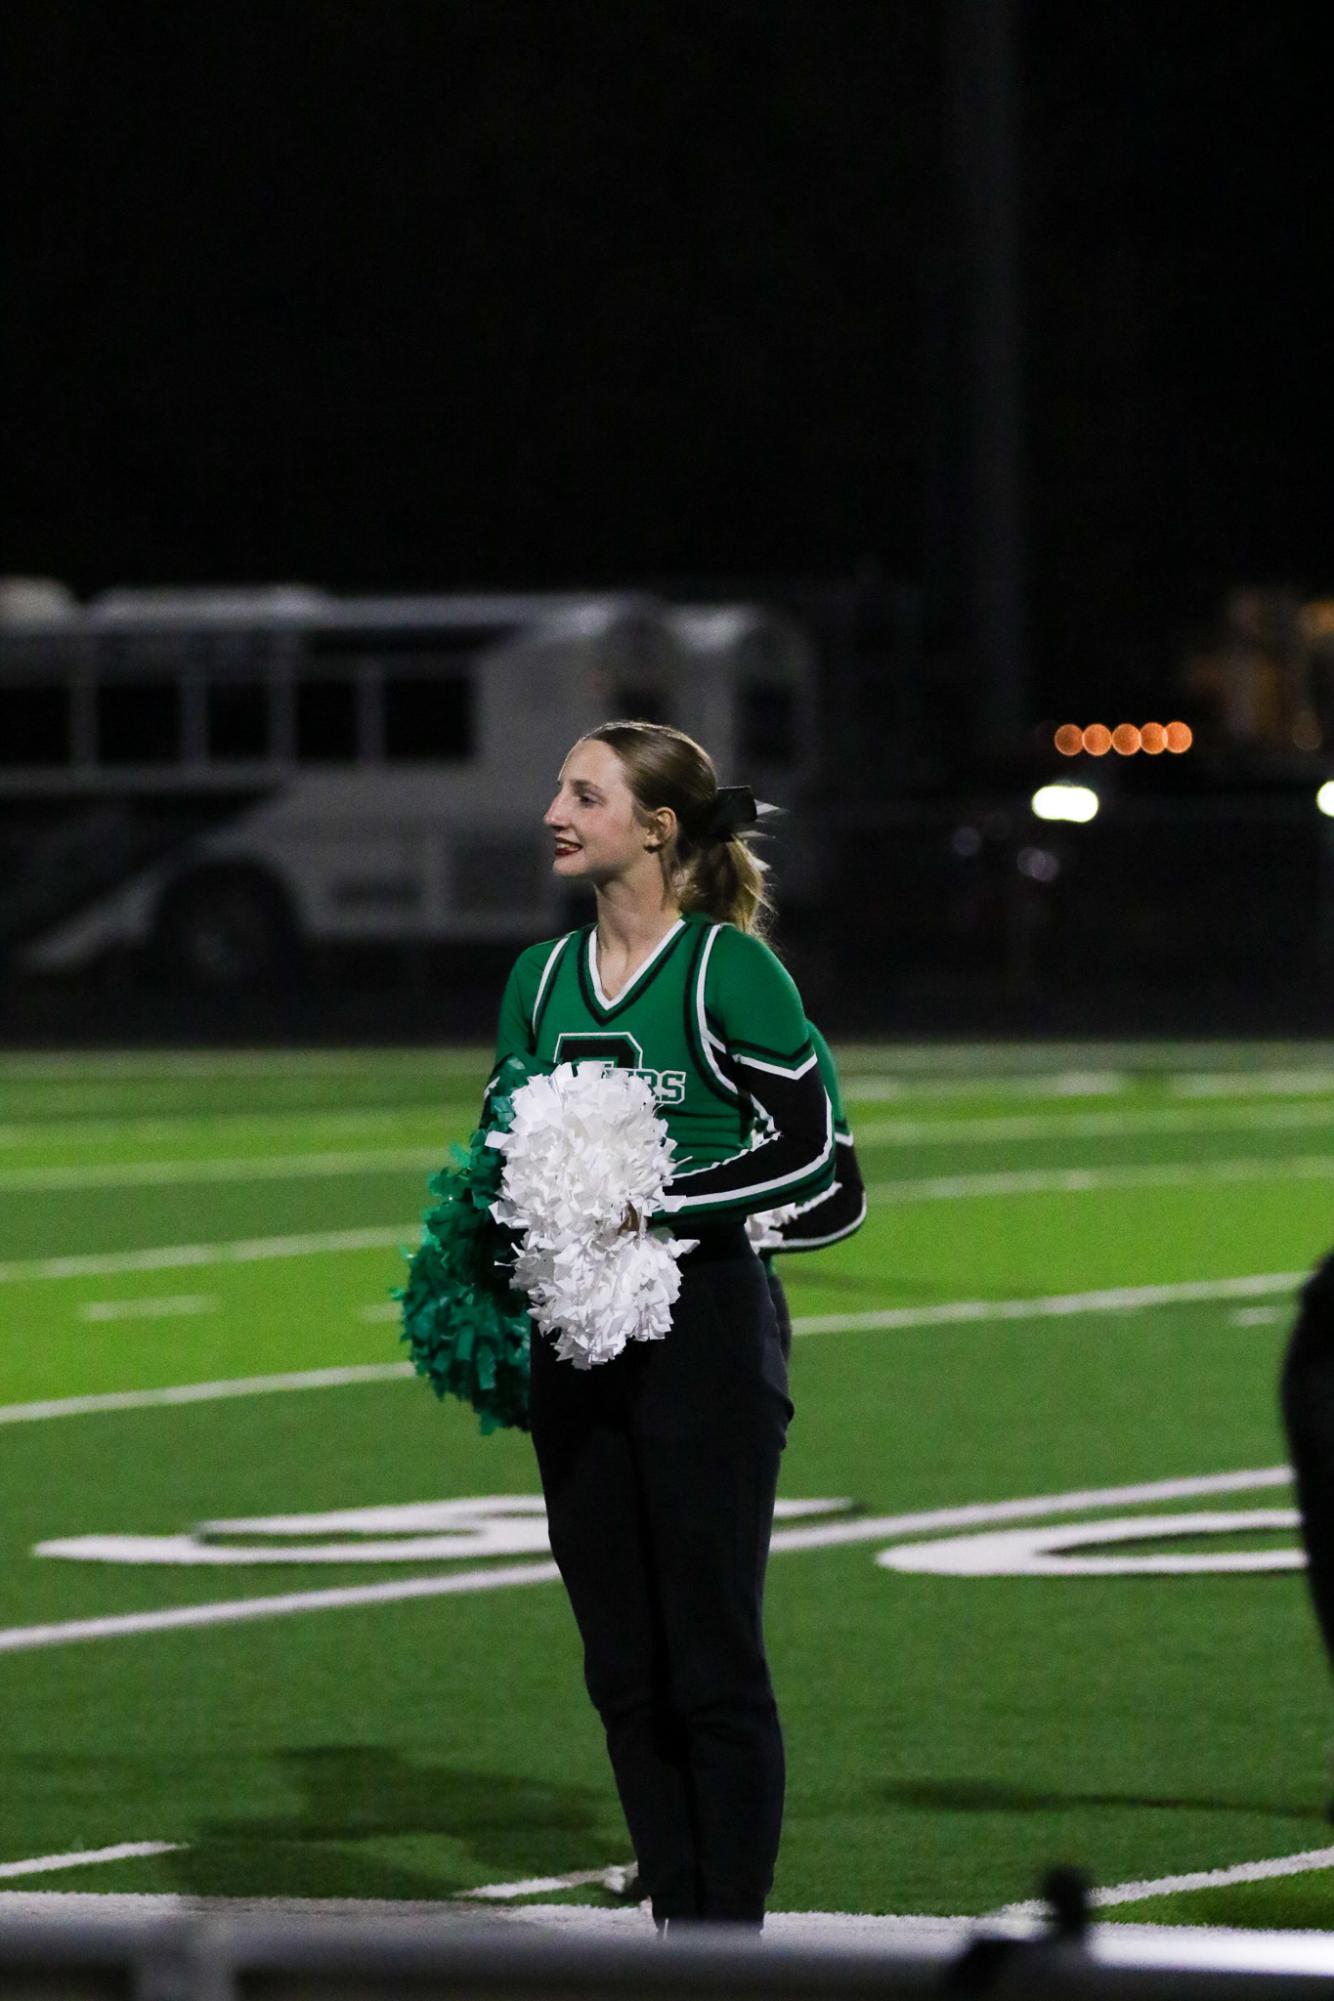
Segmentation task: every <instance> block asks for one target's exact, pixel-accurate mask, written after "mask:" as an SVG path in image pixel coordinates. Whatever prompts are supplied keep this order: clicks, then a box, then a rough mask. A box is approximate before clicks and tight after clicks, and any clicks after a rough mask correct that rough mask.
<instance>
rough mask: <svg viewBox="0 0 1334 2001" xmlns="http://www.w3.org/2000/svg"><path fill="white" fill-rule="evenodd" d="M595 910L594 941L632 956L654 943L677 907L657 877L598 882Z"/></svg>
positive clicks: (675, 915)
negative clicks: (647, 879)
mask: <svg viewBox="0 0 1334 2001" xmlns="http://www.w3.org/2000/svg"><path fill="white" fill-rule="evenodd" d="M597 913H598V914H597V929H598V944H599V945H600V946H604V947H610V948H611V949H612V950H616V951H623V952H626V953H629V954H632V955H633V954H634V953H636V952H641V951H649V950H650V949H651V948H652V947H653V946H654V945H656V944H657V942H658V940H659V939H660V938H661V937H662V936H663V935H664V933H665V932H668V931H670V930H671V928H672V926H673V924H675V922H676V920H677V918H678V917H679V916H680V915H681V910H680V906H679V905H678V903H677V901H676V899H675V897H674V896H672V895H671V894H670V893H669V891H668V888H667V885H666V883H665V882H663V881H662V880H661V878H660V877H659V878H658V879H656V880H655V881H652V882H649V883H632V882H628V881H624V880H622V881H620V882H607V883H599V884H598V889H597Z"/></svg>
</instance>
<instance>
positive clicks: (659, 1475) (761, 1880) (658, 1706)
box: [532, 1228, 792, 1922]
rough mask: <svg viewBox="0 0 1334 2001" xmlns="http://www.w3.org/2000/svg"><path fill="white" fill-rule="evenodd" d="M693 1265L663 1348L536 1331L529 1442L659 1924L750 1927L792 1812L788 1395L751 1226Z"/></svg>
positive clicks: (706, 1248)
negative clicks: (785, 1646) (776, 1653)
mask: <svg viewBox="0 0 1334 2001" xmlns="http://www.w3.org/2000/svg"><path fill="white" fill-rule="evenodd" d="M681 1271H682V1285H681V1295H680V1298H679V1299H678V1301H677V1303H676V1308H675V1310H674V1314H673V1320H672V1329H671V1332H670V1334H669V1335H668V1336H667V1338H666V1340H664V1341H656V1342H634V1343H632V1344H631V1345H630V1347H629V1348H628V1349H627V1350H626V1352H625V1353H624V1354H622V1355H620V1356H618V1357H617V1359H616V1360H615V1361H614V1362H607V1363H603V1364H601V1365H600V1366H599V1367H597V1368H594V1369H589V1370H578V1369H575V1368H574V1367H573V1365H572V1364H571V1363H569V1362H561V1361H558V1360H557V1359H556V1356H555V1352H554V1350H553V1349H552V1347H551V1346H550V1344H549V1343H548V1342H546V1341H545V1340H543V1339H542V1338H541V1337H540V1336H534V1341H533V1375H532V1431H533V1444H534V1446H535V1448H536V1451H537V1459H538V1465H539V1468H540V1470H541V1475H542V1489H543V1492H544V1494H545V1495H546V1503H547V1519H548V1523H549V1526H550V1531H551V1547H552V1552H553V1554H554V1556H555V1558H556V1562H557V1563H558V1564H559V1566H560V1572H561V1576H562V1577H563V1579H564V1581H565V1587H566V1589H567V1591H568V1592H569V1595H570V1603H571V1605H572V1607H573V1609H574V1616H575V1619H576V1620H577V1622H578V1626H579V1632H580V1635H581V1637H582V1639H583V1643H584V1674H585V1679H586V1681H587V1684H588V1692H589V1694H590V1695H591V1696H592V1698H593V1701H594V1703H595V1705H596V1707H597V1710H598V1713H599V1714H600V1716H601V1718H602V1722H603V1726H604V1728H605V1730H606V1733H607V1749H608V1751H609V1753H610V1756H611V1763H612V1769H613V1771H614V1773H615V1776H616V1784H617V1788H618V1790H619V1792H620V1796H621V1804H622V1807H623V1808H624V1810H625V1818H626V1822H627V1825H628V1827H629V1830H630V1836H631V1839H632V1841H633V1843H634V1848H635V1854H636V1856H637V1858H638V1862H639V1871H640V1877H641V1880H642V1882H643V1884H644V1887H645V1889H646V1890H647V1892H648V1894H649V1896H650V1897H651V1899H652V1903H653V1913H654V1916H655V1917H656V1918H659V1919H662V1918H680V1917H685V1918H724V1919H732V1920H735V1921H739V1922H754V1921H755V1920H757V1919H759V1918H761V1917H762V1916H763V1912H764V1901H765V1898H766V1896H767V1894H768V1891H769V1888H770V1885H771V1883H772V1881H773V1866H774V1858H775V1856H776V1854H777V1852H778V1838H779V1832H780V1829H781V1825H782V1815H783V1740H782V1735H781V1732H780V1730H779V1724H778V1712H777V1709H776V1707H775V1704H774V1697H773V1690H772V1687H771V1686H770V1682H769V1670H768V1666H767V1663H766V1661H765V1656H764V1638H763V1632H762V1623H761V1613H762V1599H763V1589H764V1570H765V1563H766V1560H767V1557H768V1551H769V1534H770V1529H771V1526H772V1522H773V1503H774V1492H775V1489H776V1487H777V1483H778V1464H779V1457H780V1454H781V1452H782V1449H783V1443H784V1439H785V1436H786V1432H787V1423H788V1419H789V1417H790V1416H791V1414H792V1406H791V1404H790V1403H789V1402H788V1398H787V1372H786V1370H785V1369H784V1367H783V1360H782V1356H781V1354H780V1352H779V1347H778V1339H777V1333H776V1330H775V1326H774V1315H773V1308H772V1306H771V1304H770V1300H769V1294H768V1288H767V1286H766V1283H765V1278H764V1274H763V1272H762V1270H761V1268H760V1264H759V1260H758V1259H757V1258H756V1257H755V1255H754V1253H753V1252H752V1251H751V1249H750V1247H749V1245H748V1243H747V1242H746V1238H745V1232H744V1231H743V1230H742V1229H740V1228H736V1229H729V1230H727V1231H725V1232H723V1231H720V1232H715V1233H712V1234H711V1235H710V1237H709V1238H708V1239H707V1240H706V1241H705V1242H703V1243H702V1244H701V1246H700V1248H699V1250H697V1251H695V1252H692V1253H691V1254H690V1255H689V1256H688V1257H687V1258H685V1259H684V1260H683V1261H682V1267H681Z"/></svg>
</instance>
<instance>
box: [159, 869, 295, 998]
mask: <svg viewBox="0 0 1334 2001" xmlns="http://www.w3.org/2000/svg"><path fill="white" fill-rule="evenodd" d="M156 946H157V952H156V956H157V958H158V961H159V963H160V964H161V966H162V967H163V969H164V970H165V971H166V972H167V973H168V974H169V975H170V976H171V977H173V978H174V979H178V980H182V981H184V982H185V983H186V984H188V985H190V986H193V987H212V988H215V989H221V988H233V987H240V986H249V985H252V984H253V985H264V984H266V983H276V982H278V981H281V980H284V979H286V978H288V977H290V975H291V973H292V972H293V970H294V968H295V964H296V957H297V929H296V922H295V919H294V917H293V915H292V909H291V905H290V904H289V903H288V901H287V898H286V897H285V896H284V895H283V892H282V890H281V889H280V888H279V887H278V885H277V883H275V882H274V881H273V880H272V879H271V878H270V877H269V876H266V875H263V874H261V873H260V872H259V871H258V870H252V869H210V870H208V871H207V872H206V873H202V874H199V875H193V876H190V877H188V878H187V880H185V881H184V882H181V883H177V884H176V885H174V886H173V887H172V888H171V889H170V890H169V891H168V892H167V895H166V896H165V898H164V899H163V903H162V908H161V910H160V912H159V914H158V920H157V927H156Z"/></svg>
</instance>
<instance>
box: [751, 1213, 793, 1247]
mask: <svg viewBox="0 0 1334 2001" xmlns="http://www.w3.org/2000/svg"><path fill="white" fill-rule="evenodd" d="M800 1214H801V1205H800V1203H797V1202H789V1203H788V1204H787V1205H786V1207H785V1208H782V1209H755V1210H752V1212H751V1214H750V1215H749V1216H747V1218H746V1235H747V1236H748V1237H749V1239H750V1245H751V1249H752V1250H754V1251H774V1250H777V1249H778V1248H779V1246H780V1245H781V1244H782V1241H783V1237H782V1230H783V1225H784V1223H794V1222H795V1221H796V1219H797V1217H798V1216H799V1215H800Z"/></svg>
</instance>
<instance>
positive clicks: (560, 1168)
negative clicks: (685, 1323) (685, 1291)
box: [488, 1063, 694, 1369]
mask: <svg viewBox="0 0 1334 2001" xmlns="http://www.w3.org/2000/svg"><path fill="white" fill-rule="evenodd" d="M488 1143H489V1144H490V1145H491V1146H493V1147H495V1148H496V1149H498V1151H499V1152H501V1153H502V1154H503V1155H504V1156H505V1169H504V1174H503V1177H502V1180H501V1192H500V1198H499V1200H498V1201H496V1202H495V1203H494V1204H493V1206H492V1211H491V1213H492V1215H493V1216H494V1217H495V1219H496V1221H497V1222H498V1223H503V1224H506V1225H508V1227H510V1228H511V1229H514V1230H517V1231H519V1232H520V1233H521V1234H522V1244H521V1246H520V1249H519V1253H518V1256H517V1258H516V1259H515V1265H514V1273H515V1278H516V1280H517V1282H518V1283H519V1285H520V1286H522V1287H523V1289H524V1291H525V1292H526V1293H527V1294H528V1298H529V1308H528V1310H529V1313H530V1314H531V1316H532V1318H533V1319H534V1320H535V1321H536V1322H537V1325H538V1328H539V1329H540V1331H541V1332H542V1333H543V1334H545V1335H547V1336H548V1337H549V1338H551V1339H553V1340H554V1341H555V1344H556V1352H557V1354H558V1355H560V1356H561V1357H562V1359H564V1360H567V1361H571V1362H573V1363H574V1365H575V1367H576V1368H581V1369H587V1368H591V1367H592V1366H593V1365H594V1364H595V1363H597V1362H609V1361H612V1360H613V1359H614V1358H615V1357H616V1356H617V1355H619V1354H620V1353H621V1352H622V1351H623V1349H624V1348H625V1345H626V1343H627V1342H628V1341H660V1340H662V1338H663V1336H664V1335H665V1334H666V1333H667V1331H668V1329H669V1328H670V1326H671V1317H672V1314H671V1310H672V1306H673V1304H674V1302H675V1300H676V1298H677V1296H678V1294H679V1293H680V1290H681V1274H680V1271H679V1270H678V1268H677V1261H678V1259H680V1258H681V1257H682V1256H684V1254H685V1252H686V1251H688V1250H691V1249H693V1248H694V1247H693V1244H691V1243H689V1242H685V1241H683V1240H681V1239H680V1238H673V1237H672V1236H671V1235H670V1234H669V1233H668V1232H667V1231H665V1230H661V1229H650V1228H649V1227H648V1223H647V1218H648V1217H649V1216H651V1215H653V1214H655V1213H661V1212H663V1211H669V1210H671V1209H673V1208H675V1207H676V1203H675V1201H674V1200H673V1198H672V1197H671V1196H669V1195H668V1194H667V1193H666V1187H667V1182H668V1180H669V1178H670V1175H671V1159H672V1153H673V1150H674V1148H673V1142H672V1141H671V1140H670V1139H669V1138H668V1137H667V1129H666V1126H665V1125H664V1123H663V1121H662V1120H661V1119H660V1118H659V1117H658V1114H657V1108H656V1105H655V1103H654V1099H653V1094H652V1091H651V1090H650V1089H649V1086H648V1083H647V1081H646V1080H645V1079H644V1078H643V1077H641V1076H639V1075H638V1074H637V1073H636V1072H635V1071H633V1070H613V1069H610V1068H608V1067H607V1066H606V1065H605V1064H601V1063H582V1064H573V1063H562V1064H560V1065H559V1066H558V1067H557V1068H556V1069H555V1070H554V1071H552V1073H551V1074H550V1075H549V1076H542V1077H534V1078H532V1079H531V1080H530V1081H529V1083H527V1084H526V1085H524V1086H523V1088H522V1089H521V1090H518V1091H516V1092H515V1094H514V1101H513V1121H512V1124H511V1125H510V1128H509V1130H508V1131H507V1132H497V1133H492V1134H491V1135H490V1139H489V1142H488Z"/></svg>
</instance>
